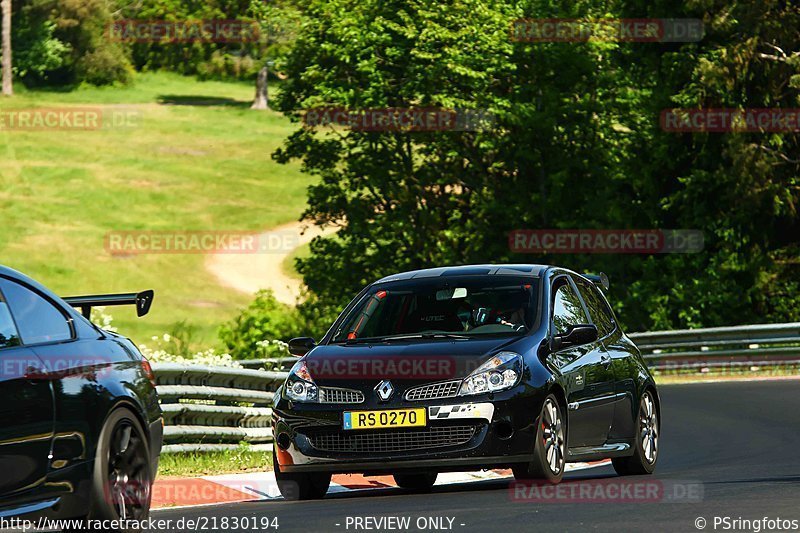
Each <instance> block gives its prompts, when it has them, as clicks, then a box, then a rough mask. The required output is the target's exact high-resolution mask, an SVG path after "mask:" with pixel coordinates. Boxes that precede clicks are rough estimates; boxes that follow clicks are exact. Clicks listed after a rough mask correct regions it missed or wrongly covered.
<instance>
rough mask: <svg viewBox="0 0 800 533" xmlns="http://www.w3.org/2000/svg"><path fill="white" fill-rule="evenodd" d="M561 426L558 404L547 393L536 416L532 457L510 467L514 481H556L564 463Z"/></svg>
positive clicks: (553, 397) (559, 480)
mask: <svg viewBox="0 0 800 533" xmlns="http://www.w3.org/2000/svg"><path fill="white" fill-rule="evenodd" d="M565 429H566V425H565V424H564V419H563V415H562V413H561V406H560V405H559V403H558V400H557V399H556V397H555V396H553V395H552V394H551V395H550V396H548V397H547V398H546V399H545V401H544V405H543V406H542V412H541V414H540V415H539V425H538V429H537V431H536V445H535V446H534V450H533V459H532V460H531V462H530V463H525V464H522V465H516V466H515V467H513V469H512V471H513V472H514V477H515V478H516V479H518V480H528V479H542V480H545V481H548V482H550V483H560V482H561V478H562V477H564V467H565V463H566V453H565V452H566V438H565V435H566V431H565Z"/></svg>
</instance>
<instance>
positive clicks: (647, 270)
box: [275, 0, 800, 330]
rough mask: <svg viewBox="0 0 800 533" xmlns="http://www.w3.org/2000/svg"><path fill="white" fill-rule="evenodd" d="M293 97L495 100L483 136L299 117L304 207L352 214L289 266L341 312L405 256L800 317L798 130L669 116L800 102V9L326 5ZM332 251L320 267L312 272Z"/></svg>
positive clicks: (303, 38)
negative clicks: (550, 35)
mask: <svg viewBox="0 0 800 533" xmlns="http://www.w3.org/2000/svg"><path fill="white" fill-rule="evenodd" d="M306 16H307V17H308V21H307V23H306V24H305V25H304V26H303V30H302V32H301V33H300V35H299V36H298V39H297V41H296V45H295V47H294V49H293V51H292V54H291V56H290V58H289V60H288V63H287V68H286V72H287V74H288V76H289V79H288V81H287V83H286V85H285V87H284V92H283V93H282V95H281V99H280V105H281V108H282V109H283V110H284V111H285V112H287V113H290V114H292V115H293V116H295V117H296V118H298V119H299V118H300V117H301V115H302V112H303V111H304V110H306V109H308V108H312V107H320V106H330V107H337V106H338V107H347V108H351V109H369V108H377V107H409V106H417V107H447V108H464V107H466V108H472V109H481V110H489V111H491V112H492V113H494V114H495V116H496V117H497V120H496V123H495V125H494V127H492V128H490V129H488V130H486V131H478V132H438V133H433V132H364V131H354V130H346V129H343V128H336V129H330V128H328V129H325V128H318V129H316V130H312V129H311V128H301V129H298V131H297V132H296V133H295V134H294V135H293V136H292V137H291V138H290V139H289V140H288V141H287V143H286V144H285V146H284V147H283V148H282V149H281V150H279V151H278V152H277V153H276V155H275V157H276V158H277V159H278V160H280V161H289V160H291V159H300V160H301V161H302V164H303V166H304V169H305V171H307V172H310V173H313V174H316V175H318V176H319V177H320V178H321V182H320V184H319V185H317V186H314V187H312V188H311V190H310V201H309V207H308V209H307V211H306V213H305V216H306V217H307V218H309V219H311V220H313V221H315V222H316V223H318V224H337V225H340V226H341V227H342V229H341V231H340V232H339V234H338V237H337V238H335V239H324V240H323V239H318V240H317V241H315V242H314V243H313V244H312V255H311V257H310V258H309V259H305V260H300V261H299V268H300V270H301V272H302V273H303V275H304V277H305V280H306V282H307V283H308V285H309V287H310V288H311V290H312V291H313V292H314V293H315V294H316V295H317V300H316V301H315V302H314V304H315V305H323V306H325V307H326V308H328V309H331V308H335V307H337V306H341V305H343V304H344V303H345V301H346V299H347V298H348V297H349V296H351V295H352V294H353V293H354V292H355V291H356V290H358V289H359V288H360V287H361V286H362V285H364V284H365V283H368V282H370V281H372V280H374V279H375V278H377V277H379V276H381V275H385V274H388V273H390V272H393V271H397V270H402V269H414V268H422V267H428V266H432V265H441V264H459V263H480V262H489V261H492V262H501V261H518V262H522V261H524V262H547V263H558V264H563V265H566V266H570V267H573V268H576V269H578V270H589V271H595V270H603V271H605V272H607V273H609V275H610V277H611V279H612V289H611V293H612V300H613V301H614V302H616V305H617V307H618V309H619V310H621V311H622V313H621V314H622V317H623V319H624V320H625V322H627V326H628V327H629V328H630V329H635V330H639V329H650V328H671V327H682V326H710V325H718V324H737V323H746V322H764V321H785V320H797V319H798V318H799V317H800V303H798V300H797V299H796V298H795V297H794V294H796V292H797V289H798V282H799V281H800V269H799V268H798V262H797V252H798V233H799V232H798V229H800V227H799V226H798V217H797V212H796V208H797V201H798V194H799V193H800V188H799V187H798V170H800V157H798V156H800V149H798V148H799V147H798V135H797V133H724V134H723V133H686V134H676V133H668V132H665V131H662V130H661V129H660V125H659V116H660V113H661V110H663V109H665V108H673V107H688V108H694V107H703V108H714V107H734V108H738V107H742V108H744V107H751V108H752V107H784V108H793V107H798V104H799V103H800V101H798V88H800V84H798V80H799V79H800V78H798V74H800V55H798V51H800V35H798V33H797V27H798V22H800V18H798V17H800V8H798V7H797V6H796V5H792V4H787V3H786V2H780V1H772V0H766V1H763V2H750V3H739V2H733V1H728V0H716V1H711V0H707V1H685V2H676V1H672V2H667V1H658V2H644V1H619V2H600V1H583V2H577V3H576V2H569V3H567V2H558V1H550V0H542V1H535V0H534V1H529V2H509V1H494V0H449V1H446V2H435V3H433V2H429V1H425V0H404V1H388V2H387V1H384V0H380V1H379V0H358V1H356V0H315V1H312V2H311V3H310V5H309V6H308V10H307V12H306ZM520 17H539V18H542V17H572V18H575V17H596V18H602V17H628V18H643V17H670V18H682V17H694V18H700V19H702V20H703V21H704V23H705V28H706V35H705V37H704V38H703V39H702V40H701V41H700V42H698V43H689V44H685V43H684V44H680V43H652V42H650V43H624V42H600V41H593V42H588V43H574V42H568V43H524V42H512V40H511V39H510V38H509V28H510V25H511V22H512V21H513V20H515V19H517V18H520ZM518 228H615V229H617V228H620V229H624V228H664V229H671V228H675V229H683V228H685V229H699V230H702V231H703V232H704V235H705V249H704V250H703V251H702V252H701V253H695V254H672V255H557V256H552V255H551V256H541V255H537V256H530V255H515V254H513V253H512V252H511V251H510V250H509V247H508V233H509V232H510V231H512V230H514V229H518ZM321 264H324V265H325V268H324V269H320V268H319V267H318V266H319V265H321Z"/></svg>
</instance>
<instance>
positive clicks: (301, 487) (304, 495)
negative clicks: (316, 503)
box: [272, 448, 331, 500]
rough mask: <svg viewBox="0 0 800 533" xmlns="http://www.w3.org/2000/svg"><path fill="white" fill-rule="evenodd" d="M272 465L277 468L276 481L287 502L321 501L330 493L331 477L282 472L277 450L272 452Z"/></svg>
mask: <svg viewBox="0 0 800 533" xmlns="http://www.w3.org/2000/svg"><path fill="white" fill-rule="evenodd" d="M272 465H273V467H274V468H275V481H276V482H277V483H278V490H279V491H280V492H281V496H283V498H284V499H285V500H319V499H321V498H323V497H324V496H325V494H326V493H327V492H328V487H329V486H330V484H331V475H330V474H324V473H317V472H314V473H311V472H293V473H287V472H281V466H280V465H279V464H278V458H277V456H276V455H275V449H274V448H273V450H272Z"/></svg>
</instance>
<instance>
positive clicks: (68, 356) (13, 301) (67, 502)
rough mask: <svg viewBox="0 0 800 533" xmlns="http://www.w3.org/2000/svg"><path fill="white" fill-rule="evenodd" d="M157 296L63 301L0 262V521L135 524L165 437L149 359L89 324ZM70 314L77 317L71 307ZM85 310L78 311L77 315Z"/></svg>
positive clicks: (144, 509)
mask: <svg viewBox="0 0 800 533" xmlns="http://www.w3.org/2000/svg"><path fill="white" fill-rule="evenodd" d="M152 301H153V291H144V292H140V293H130V294H111V295H97V296H79V297H68V298H60V297H58V296H56V295H55V294H53V293H52V292H51V291H49V290H48V289H46V288H45V287H43V286H42V285H40V284H39V283H37V282H36V281H34V280H32V279H31V278H29V277H27V276H25V275H23V274H21V273H19V272H16V271H14V270H12V269H10V268H6V267H2V266H0V472H2V473H3V475H2V476H0V517H3V518H11V517H22V518H26V519H27V518H33V517H37V516H38V517H49V518H54V519H55V518H79V519H80V518H88V519H97V520H115V521H117V522H116V523H117V524H119V525H121V526H122V528H121V529H122V530H125V529H127V528H126V527H125V524H124V522H119V520H120V519H130V520H141V519H143V518H146V517H147V515H148V513H149V508H150V494H151V487H152V483H153V480H154V478H155V475H156V470H157V466H158V456H159V452H160V450H161V443H162V437H163V418H162V416H161V408H160V407H159V403H158V395H157V394H156V388H155V377H154V375H153V371H152V369H151V367H150V363H149V362H148V361H147V360H146V359H145V358H144V357H143V356H142V354H141V353H140V352H139V350H138V349H137V348H136V346H135V345H134V344H133V342H131V341H130V340H128V339H126V338H125V337H122V336H121V335H118V334H117V333H113V332H110V331H105V330H103V329H101V328H99V327H98V326H96V325H95V324H93V323H92V322H91V321H90V320H89V317H90V314H91V309H92V307H95V306H114V305H135V306H136V311H137V314H138V315H139V316H144V315H145V314H147V312H148V311H149V310H150V306H151V304H152ZM76 308H77V309H76ZM78 309H80V312H79V311H78Z"/></svg>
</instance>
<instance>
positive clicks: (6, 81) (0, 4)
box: [0, 0, 14, 96]
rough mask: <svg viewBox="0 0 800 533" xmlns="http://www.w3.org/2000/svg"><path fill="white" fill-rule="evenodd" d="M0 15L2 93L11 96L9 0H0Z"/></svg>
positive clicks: (12, 86)
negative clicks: (0, 20)
mask: <svg viewBox="0 0 800 533" xmlns="http://www.w3.org/2000/svg"><path fill="white" fill-rule="evenodd" d="M0 16H2V19H3V26H2V30H1V31H2V55H3V65H2V71H3V73H2V77H3V95H4V96H11V95H12V94H14V85H13V80H12V76H13V73H12V70H11V65H12V62H11V0H0Z"/></svg>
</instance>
